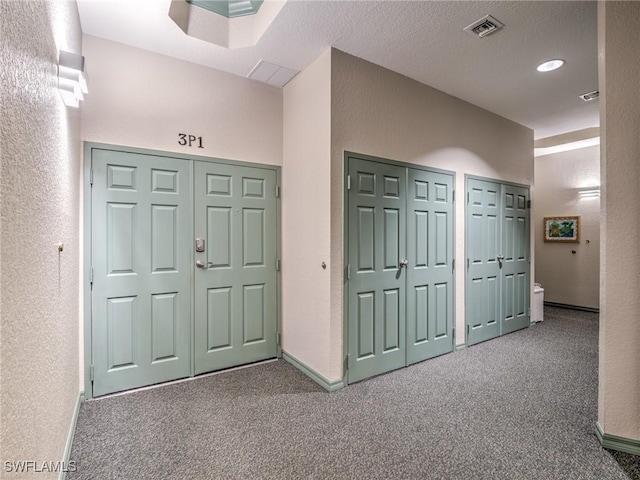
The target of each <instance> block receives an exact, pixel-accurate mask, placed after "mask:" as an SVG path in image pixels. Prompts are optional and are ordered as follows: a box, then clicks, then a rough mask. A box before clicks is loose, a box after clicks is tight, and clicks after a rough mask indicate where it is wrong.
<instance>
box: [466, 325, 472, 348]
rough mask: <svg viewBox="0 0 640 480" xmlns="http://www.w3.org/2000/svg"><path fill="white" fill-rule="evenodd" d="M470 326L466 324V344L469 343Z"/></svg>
mask: <svg viewBox="0 0 640 480" xmlns="http://www.w3.org/2000/svg"><path fill="white" fill-rule="evenodd" d="M470 326H471V325H470V324H468V323H467V344H468V343H469V327H470Z"/></svg>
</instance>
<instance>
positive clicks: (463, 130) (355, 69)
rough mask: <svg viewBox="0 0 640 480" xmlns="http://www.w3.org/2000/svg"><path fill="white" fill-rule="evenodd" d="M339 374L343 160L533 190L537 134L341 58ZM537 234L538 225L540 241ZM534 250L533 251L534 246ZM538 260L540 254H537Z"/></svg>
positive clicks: (336, 161)
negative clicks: (378, 160)
mask: <svg viewBox="0 0 640 480" xmlns="http://www.w3.org/2000/svg"><path fill="white" fill-rule="evenodd" d="M331 98H332V103H331V115H332V125H331V134H332V141H331V145H332V147H331V162H332V163H331V218H332V223H331V252H332V259H331V264H332V266H333V268H332V271H331V300H332V302H331V346H332V355H331V371H330V372H329V374H328V376H330V378H337V377H339V376H340V372H341V368H342V338H343V337H342V335H343V329H342V290H343V276H342V268H343V252H342V247H343V243H342V228H343V174H344V173H343V164H344V159H343V152H344V151H345V150H348V151H353V152H358V153H364V154H369V155H374V156H378V157H383V158H388V159H392V160H397V161H402V162H408V163H415V164H420V165H427V166H431V167H437V168H443V169H447V170H453V171H455V172H456V190H457V192H458V196H457V198H458V199H460V198H461V197H462V196H463V195H462V192H464V190H465V179H464V175H465V174H466V173H467V174H473V175H481V176H485V177H490V178H495V179H500V180H506V181H511V182H516V183H521V184H527V185H530V184H532V183H533V131H532V130H530V129H528V128H526V127H523V126H522V125H519V124H516V123H514V122H511V121H509V120H507V119H505V118H502V117H499V116H498V115H495V114H492V113H490V112H488V111H486V110H483V109H481V108H478V107H475V106H473V105H471V104H469V103H467V102H464V101H462V100H460V99H457V98H455V97H452V96H450V95H447V94H445V93H443V92H440V91H438V90H435V89H433V88H431V87H429V86H426V85H423V84H421V83H418V82H416V81H414V80H411V79H410V78H407V77H404V76H402V75H399V74H397V73H395V72H392V71H390V70H386V69H384V68H382V67H379V66H377V65H374V64H372V63H369V62H366V61H364V60H361V59H359V58H356V57H353V56H351V55H348V54H346V53H343V52H340V51H338V50H334V51H333V53H332V80H331ZM464 208H465V202H463V201H457V202H456V224H455V228H456V246H455V257H456V258H457V259H458V261H459V263H458V265H461V264H462V263H463V262H460V260H461V259H463V258H465V251H464V244H465V229H464V223H465V216H464ZM533 230H535V226H534V225H532V234H533ZM532 246H533V244H532ZM532 253H533V252H532ZM464 287H465V285H464V268H457V269H456V306H455V308H456V312H455V318H456V336H457V339H456V343H458V344H460V343H463V342H464V341H465V339H464V330H465V329H464V323H465V305H464V301H465V300H464V299H465V288H464Z"/></svg>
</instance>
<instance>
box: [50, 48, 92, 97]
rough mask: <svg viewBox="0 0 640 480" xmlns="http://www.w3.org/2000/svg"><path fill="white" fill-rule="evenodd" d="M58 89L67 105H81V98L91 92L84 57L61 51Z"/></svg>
mask: <svg viewBox="0 0 640 480" xmlns="http://www.w3.org/2000/svg"><path fill="white" fill-rule="evenodd" d="M58 90H59V91H60V96H61V97H62V101H63V102H64V104H65V105H66V106H67V107H76V108H77V107H79V106H80V100H84V95H86V94H87V93H89V90H88V89H87V78H86V74H85V73H84V57H83V56H82V55H77V54H75V53H70V52H63V51H61V52H60V57H59V59H58Z"/></svg>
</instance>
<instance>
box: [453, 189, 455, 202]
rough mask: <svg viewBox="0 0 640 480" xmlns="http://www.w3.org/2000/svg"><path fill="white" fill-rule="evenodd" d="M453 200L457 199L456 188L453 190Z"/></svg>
mask: <svg viewBox="0 0 640 480" xmlns="http://www.w3.org/2000/svg"><path fill="white" fill-rule="evenodd" d="M453 201H454V202H455V201H456V191H455V190H454V191H453Z"/></svg>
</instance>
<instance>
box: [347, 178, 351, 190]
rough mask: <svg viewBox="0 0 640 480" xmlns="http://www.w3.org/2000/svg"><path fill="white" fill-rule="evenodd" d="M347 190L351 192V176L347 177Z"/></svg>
mask: <svg viewBox="0 0 640 480" xmlns="http://www.w3.org/2000/svg"><path fill="white" fill-rule="evenodd" d="M347 190H351V175H347Z"/></svg>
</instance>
